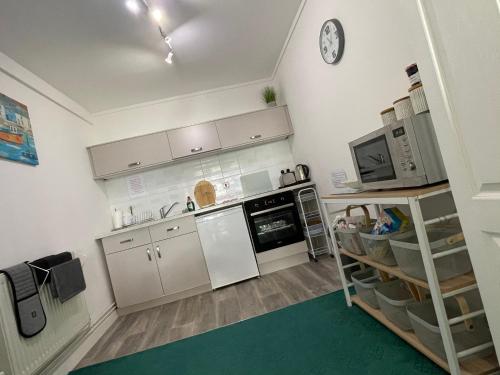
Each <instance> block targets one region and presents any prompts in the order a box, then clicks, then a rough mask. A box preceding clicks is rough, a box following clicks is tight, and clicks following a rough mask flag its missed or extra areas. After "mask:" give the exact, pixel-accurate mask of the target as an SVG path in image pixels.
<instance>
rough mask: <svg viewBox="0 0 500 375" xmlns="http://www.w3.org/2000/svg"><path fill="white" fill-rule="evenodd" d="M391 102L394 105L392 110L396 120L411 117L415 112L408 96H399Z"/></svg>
mask: <svg viewBox="0 0 500 375" xmlns="http://www.w3.org/2000/svg"><path fill="white" fill-rule="evenodd" d="M392 104H393V105H394V111H395V112H396V118H397V119H398V120H402V119H405V118H408V117H411V116H413V115H414V114H415V113H414V112H413V107H412V105H411V100H410V97H409V96H405V97H404V98H400V99H398V100H396V101H395V102H394V103H392Z"/></svg>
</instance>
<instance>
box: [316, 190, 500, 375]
mask: <svg viewBox="0 0 500 375" xmlns="http://www.w3.org/2000/svg"><path fill="white" fill-rule="evenodd" d="M444 195H448V197H450V196H451V190H450V187H449V185H448V184H441V185H437V186H430V187H425V188H417V189H403V190H392V191H382V192H364V193H357V194H343V195H330V196H325V197H322V199H321V203H322V204H323V206H324V208H325V212H328V207H329V205H337V206H338V205H346V206H347V205H369V204H372V205H376V206H377V208H378V209H379V212H380V209H381V205H384V204H390V205H407V206H409V209H410V212H411V216H412V218H413V222H414V225H415V231H416V233H417V238H418V242H419V246H420V249H421V252H422V259H423V263H424V268H425V273H426V275H427V280H428V281H427V282H425V281H422V280H418V279H414V278H412V277H409V276H407V275H405V274H404V273H403V272H402V271H401V270H400V269H399V268H398V267H389V266H384V265H382V264H380V263H377V262H374V261H372V260H370V259H369V258H368V257H366V256H359V255H355V254H352V253H350V252H349V251H347V250H345V249H342V248H340V247H339V245H338V243H337V241H332V245H333V246H332V247H333V252H334V254H335V258H336V259H337V264H338V267H339V273H340V278H341V281H342V286H343V288H344V294H345V298H346V302H347V305H348V306H352V304H353V303H354V304H356V305H357V306H359V307H360V308H362V309H363V310H364V311H366V312H367V313H368V314H370V315H371V316H373V317H374V318H375V319H377V320H378V321H379V322H381V323H382V324H384V325H385V326H386V327H387V328H389V329H390V330H392V331H393V332H394V333H396V334H397V335H398V336H400V337H401V338H402V339H404V340H405V341H406V342H407V343H409V344H410V345H412V346H413V347H414V348H415V349H417V350H419V351H420V352H422V353H423V354H424V355H426V356H427V357H428V358H429V359H431V360H432V361H434V362H435V363H436V364H437V365H439V366H440V367H442V368H444V369H445V370H447V371H448V372H450V373H451V374H452V375H460V374H470V375H473V374H474V375H477V374H499V373H500V372H499V366H498V360H497V358H496V356H495V355H494V354H493V355H490V356H488V357H481V358H479V357H472V358H471V357H469V358H467V359H465V357H468V356H470V355H472V354H475V353H478V352H481V351H483V350H485V349H487V348H491V347H493V342H489V343H487V344H483V345H479V346H476V347H473V348H470V349H467V350H464V351H462V352H457V351H456V348H455V344H454V342H453V337H452V333H451V328H450V327H451V326H452V325H454V324H458V323H460V322H463V321H465V320H467V319H470V318H471V317H475V316H479V315H484V310H479V311H474V312H471V313H469V314H466V315H462V316H460V317H457V318H453V319H449V318H448V316H447V314H446V310H445V305H444V299H445V298H449V297H453V296H456V295H458V294H460V293H464V292H466V291H469V290H472V289H476V288H477V287H478V286H477V283H476V281H475V277H474V274H473V273H471V274H466V275H462V276H459V277H457V278H454V279H451V280H447V281H445V282H441V283H440V282H439V281H438V277H437V273H436V268H435V265H434V259H436V258H438V257H442V256H447V255H451V254H455V253H458V252H460V251H467V248H466V247H465V246H461V247H456V248H454V249H451V250H448V251H446V252H442V253H438V254H434V255H433V254H432V252H431V248H430V245H429V239H428V236H427V231H426V227H427V226H429V225H432V224H436V223H439V222H443V221H447V220H450V219H453V218H458V214H457V213H456V211H455V212H452V213H450V212H447V213H446V214H444V215H443V216H439V217H433V218H427V217H426V216H425V215H424V213H423V210H422V205H423V204H422V202H424V201H425V200H426V199H434V200H435V199H436V198H437V199H441V197H442V199H443V200H444V201H446V200H447V199H448V200H449V198H446V197H445V196H444ZM451 200H452V197H451ZM453 208H454V205H453ZM327 220H328V218H327ZM328 227H329V228H330V232H331V233H334V232H333V226H332V224H331V222H330V221H329V220H328ZM444 253H446V254H444ZM340 254H344V255H347V256H349V257H351V258H353V259H355V260H357V262H355V263H352V264H346V265H344V264H342V258H341V257H340ZM359 264H367V265H370V266H372V267H375V268H378V269H379V270H381V271H383V272H386V273H388V274H390V275H393V276H396V277H398V278H400V279H402V280H405V281H409V282H411V283H414V284H415V285H417V286H418V287H421V288H424V289H427V290H428V291H430V294H431V297H432V302H433V303H434V308H435V311H436V316H437V320H438V323H439V329H440V332H441V337H442V339H443V344H444V348H445V352H446V361H445V360H443V359H442V358H440V357H438V356H437V355H435V354H434V353H432V352H431V351H430V350H429V349H428V348H426V347H425V346H424V345H423V344H422V343H420V341H419V340H418V339H417V337H416V336H415V334H413V333H411V332H410V333H408V332H405V331H402V330H400V329H398V327H396V326H394V324H391V322H390V321H388V320H387V319H386V318H385V317H384V316H383V314H382V313H381V312H380V311H378V310H375V309H373V308H371V307H370V306H368V305H367V304H365V303H364V302H363V301H362V300H361V299H359V298H358V297H357V296H351V294H350V290H349V288H350V287H351V286H352V283H349V282H348V281H347V279H346V276H345V273H344V271H345V270H346V269H347V268H350V267H353V266H354V265H359Z"/></svg>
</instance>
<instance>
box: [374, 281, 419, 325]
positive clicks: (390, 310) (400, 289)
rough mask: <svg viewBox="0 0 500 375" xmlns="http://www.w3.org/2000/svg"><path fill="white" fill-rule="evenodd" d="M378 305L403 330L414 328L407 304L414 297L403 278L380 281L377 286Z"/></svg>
mask: <svg viewBox="0 0 500 375" xmlns="http://www.w3.org/2000/svg"><path fill="white" fill-rule="evenodd" d="M375 295H376V296H377V301H378V305H379V306H380V309H381V310H382V312H383V313H384V315H385V317H386V318H387V319H389V320H390V321H391V322H393V323H394V324H395V325H397V326H398V327H399V328H401V329H402V330H403V331H410V330H411V329H412V326H411V323H410V318H409V317H408V314H407V313H406V306H407V305H408V304H410V303H412V302H413V301H414V300H413V297H412V295H411V293H410V292H409V291H408V289H407V288H406V286H405V284H404V283H403V282H402V281H401V280H394V281H389V282H387V283H380V284H378V285H377V287H376V288H375Z"/></svg>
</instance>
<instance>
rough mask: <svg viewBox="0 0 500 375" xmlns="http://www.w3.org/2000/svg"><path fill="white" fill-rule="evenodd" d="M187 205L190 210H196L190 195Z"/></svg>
mask: <svg viewBox="0 0 500 375" xmlns="http://www.w3.org/2000/svg"><path fill="white" fill-rule="evenodd" d="M186 205H187V209H188V211H189V212H191V211H194V202H193V200H192V199H191V197H189V196H188V197H187V202H186Z"/></svg>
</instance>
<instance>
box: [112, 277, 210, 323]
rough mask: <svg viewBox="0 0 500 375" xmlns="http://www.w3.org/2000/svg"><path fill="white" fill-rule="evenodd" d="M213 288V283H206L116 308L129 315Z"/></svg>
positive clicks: (119, 313) (119, 311)
mask: <svg viewBox="0 0 500 375" xmlns="http://www.w3.org/2000/svg"><path fill="white" fill-rule="evenodd" d="M211 290H212V285H210V284H205V285H201V286H198V287H196V288H192V289H189V290H185V291H183V292H179V293H174V294H170V295H168V296H164V297H161V298H158V299H155V300H152V301H148V302H144V303H140V304H137V305H132V306H127V307H122V308H119V309H118V310H116V312H117V313H118V315H119V316H123V315H127V314H130V313H133V312H136V311H141V310H145V309H150V308H152V307H156V306H160V305H164V304H166V303H170V302H174V301H177V300H179V299H184V298H188V297H193V296H196V295H197V294H201V293H205V292H209V291H211Z"/></svg>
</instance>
